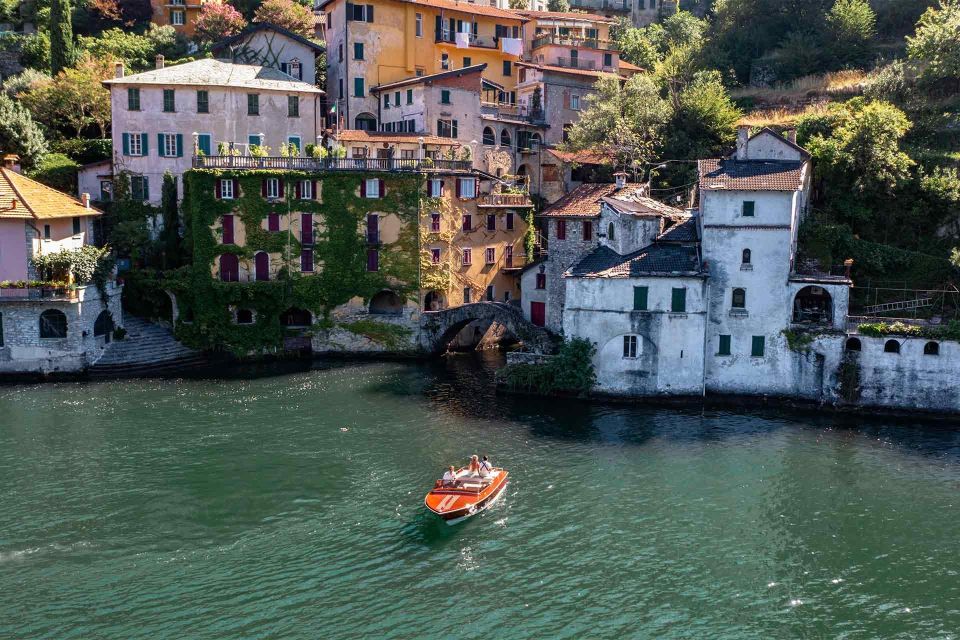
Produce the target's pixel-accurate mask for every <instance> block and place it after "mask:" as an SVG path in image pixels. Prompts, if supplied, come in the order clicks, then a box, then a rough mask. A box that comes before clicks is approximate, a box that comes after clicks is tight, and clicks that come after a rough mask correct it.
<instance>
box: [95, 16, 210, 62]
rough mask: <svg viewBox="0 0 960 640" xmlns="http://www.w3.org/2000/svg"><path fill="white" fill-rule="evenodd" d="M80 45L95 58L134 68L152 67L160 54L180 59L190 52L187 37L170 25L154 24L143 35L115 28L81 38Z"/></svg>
mask: <svg viewBox="0 0 960 640" xmlns="http://www.w3.org/2000/svg"><path fill="white" fill-rule="evenodd" d="M204 6H206V5H204ZM80 45H81V46H82V47H83V48H84V50H86V52H87V53H89V54H90V55H91V56H93V57H94V58H97V59H115V60H122V61H123V63H124V64H125V65H126V66H127V67H128V68H129V69H131V70H133V71H143V70H144V69H152V68H153V66H154V64H155V60H156V57H157V54H161V55H163V56H164V57H166V58H177V57H180V56H182V55H184V53H186V42H185V40H184V38H183V37H182V36H179V35H178V34H177V32H176V30H175V29H174V28H173V27H171V26H169V25H165V26H162V27H161V26H157V25H150V28H148V29H147V30H146V31H145V32H144V34H143V35H139V34H136V33H131V32H129V31H128V30H125V29H120V28H116V27H115V28H113V29H107V30H106V31H104V32H103V33H101V34H100V35H99V36H97V37H81V38H80Z"/></svg>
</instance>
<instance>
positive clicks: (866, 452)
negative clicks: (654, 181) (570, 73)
mask: <svg viewBox="0 0 960 640" xmlns="http://www.w3.org/2000/svg"><path fill="white" fill-rule="evenodd" d="M491 366H492V365H491V363H489V362H488V363H483V362H478V361H477V360H476V359H474V358H473V357H469V356H466V357H464V356H461V357H455V358H450V359H448V360H446V361H444V362H440V363H435V364H406V363H387V364H383V363H376V364H366V363H364V364H342V365H331V366H328V367H319V368H317V369H314V370H310V371H299V372H294V373H279V372H276V373H275V374H273V375H269V376H263V377H258V378H248V379H238V378H234V379H223V380H186V381H184V380H177V381H173V380H142V381H129V382H103V383H88V384H79V383H71V384H50V385H43V386H35V385H33V386H8V387H0V488H2V493H0V638H4V639H6V638H15V639H21V638H56V639H58V640H59V639H65V638H83V639H99V638H111V639H112V638H116V639H124V640H127V639H133V638H150V639H160V638H198V639H199V638H218V639H219V638H332V639H339V638H350V639H352V638H417V639H419V638H431V639H432V638H454V637H457V638H485V639H486V638H507V639H512V638H578V639H579V638H711V639H712V638H871V639H872V638H911V639H913V638H954V637H957V634H958V631H960V557H958V551H960V521H958V504H960V496H958V489H960V427H957V426H949V425H930V424H927V425H922V424H911V423H910V422H903V421H893V420H890V419H882V418H874V417H871V416H870V415H868V414H867V413H864V414H862V415H859V416H845V417H836V416H830V415H823V414H820V415H818V414H815V413H814V414H802V413H790V412H785V411H778V412H755V411H753V412H751V411H747V410H744V411H743V412H734V411H714V410H711V411H706V412H702V411H700V410H699V409H697V410H693V409H691V410H678V409H670V408H657V407H638V406H627V405H587V404H584V403H580V402H577V401H572V400H570V401H567V400H543V399H531V398H521V397H509V396H503V395H497V394H495V393H494V391H493V390H492V388H491V386H490V384H489V383H490V371H491ZM471 453H489V454H490V455H491V457H492V458H493V460H494V462H495V463H497V464H499V465H502V466H505V467H507V468H508V469H509V470H510V473H511V478H512V482H511V484H510V486H509V488H508V490H507V492H506V493H505V495H504V496H503V498H502V499H501V500H500V502H498V503H497V504H496V505H495V506H494V507H493V508H491V509H490V510H489V511H487V512H485V513H483V514H482V515H480V516H477V517H475V518H473V519H471V520H469V521H467V522H465V523H462V524H459V525H456V526H452V527H451V526H448V525H446V524H444V523H441V522H440V521H438V520H436V519H435V518H433V517H432V516H430V515H429V514H428V513H427V512H426V511H425V510H424V508H423V496H424V494H425V492H426V491H427V490H428V489H429V487H430V486H432V484H433V480H434V479H435V477H437V475H438V474H439V473H440V472H441V470H442V468H443V467H444V466H445V465H447V464H449V463H451V462H462V461H464V460H465V459H466V458H467V456H468V455H469V454H471Z"/></svg>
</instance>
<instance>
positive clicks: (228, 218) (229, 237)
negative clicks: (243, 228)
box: [223, 214, 233, 244]
mask: <svg viewBox="0 0 960 640" xmlns="http://www.w3.org/2000/svg"><path fill="white" fill-rule="evenodd" d="M223 244H233V216H232V215H229V214H228V215H225V216H223Z"/></svg>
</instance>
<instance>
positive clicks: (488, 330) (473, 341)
mask: <svg viewBox="0 0 960 640" xmlns="http://www.w3.org/2000/svg"><path fill="white" fill-rule="evenodd" d="M517 342H519V340H518V339H517V337H516V336H515V335H514V334H513V332H512V331H510V329H508V328H507V327H506V325H503V324H501V323H499V322H496V321H494V320H474V321H472V322H469V323H467V325H466V326H464V327H463V328H462V329H460V331H458V332H457V333H456V335H454V336H453V337H452V338H451V340H450V342H448V343H447V351H474V350H486V349H496V348H498V347H501V346H508V345H515V344H517Z"/></svg>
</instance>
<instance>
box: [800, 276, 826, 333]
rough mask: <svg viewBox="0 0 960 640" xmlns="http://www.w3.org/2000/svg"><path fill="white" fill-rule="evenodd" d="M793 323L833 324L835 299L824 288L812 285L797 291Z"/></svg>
mask: <svg viewBox="0 0 960 640" xmlns="http://www.w3.org/2000/svg"><path fill="white" fill-rule="evenodd" d="M793 322H794V323H796V324H831V323H832V322H833V299H831V297H830V294H829V293H828V292H827V290H826V289H824V288H823V287H818V286H816V285H811V286H808V287H804V288H803V289H800V291H797V295H796V296H794V298H793Z"/></svg>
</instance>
